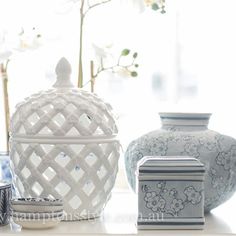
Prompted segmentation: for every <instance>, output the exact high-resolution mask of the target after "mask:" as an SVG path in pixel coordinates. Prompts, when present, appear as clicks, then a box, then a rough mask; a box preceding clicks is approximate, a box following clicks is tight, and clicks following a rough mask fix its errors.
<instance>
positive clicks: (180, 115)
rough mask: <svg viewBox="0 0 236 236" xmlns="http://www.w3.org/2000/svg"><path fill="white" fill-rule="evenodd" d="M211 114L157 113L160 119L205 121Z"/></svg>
mask: <svg viewBox="0 0 236 236" xmlns="http://www.w3.org/2000/svg"><path fill="white" fill-rule="evenodd" d="M211 115H212V113H197V112H196V113H188V112H159V116H160V117H161V118H170V119H200V120H203V119H204V120H205V119H207V120H208V119H209V118H210V117H211Z"/></svg>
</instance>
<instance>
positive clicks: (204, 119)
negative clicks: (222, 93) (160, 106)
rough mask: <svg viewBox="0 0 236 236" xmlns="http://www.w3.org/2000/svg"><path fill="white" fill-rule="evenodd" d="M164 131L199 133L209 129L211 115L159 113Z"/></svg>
mask: <svg viewBox="0 0 236 236" xmlns="http://www.w3.org/2000/svg"><path fill="white" fill-rule="evenodd" d="M159 115H160V118H161V123H162V128H163V129H168V130H169V129H173V130H180V131H199V130H206V129H208V123H209V119H210V116H211V114H210V113H159Z"/></svg>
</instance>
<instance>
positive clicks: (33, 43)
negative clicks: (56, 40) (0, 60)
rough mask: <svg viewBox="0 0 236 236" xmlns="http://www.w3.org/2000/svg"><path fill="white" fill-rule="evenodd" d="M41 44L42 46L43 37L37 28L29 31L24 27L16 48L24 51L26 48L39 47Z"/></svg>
mask: <svg viewBox="0 0 236 236" xmlns="http://www.w3.org/2000/svg"><path fill="white" fill-rule="evenodd" d="M40 46H42V38H41V35H40V34H39V33H38V32H37V31H36V29H35V28H33V29H32V30H29V31H25V30H24V29H22V32H21V33H20V34H19V38H18V43H17V46H16V48H15V50H17V51H20V52H24V51H25V50H34V49H37V48H39V47H40Z"/></svg>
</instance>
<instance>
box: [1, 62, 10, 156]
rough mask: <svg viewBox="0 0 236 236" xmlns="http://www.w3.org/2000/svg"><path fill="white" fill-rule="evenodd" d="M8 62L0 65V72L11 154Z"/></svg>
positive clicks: (7, 147) (7, 136)
mask: <svg viewBox="0 0 236 236" xmlns="http://www.w3.org/2000/svg"><path fill="white" fill-rule="evenodd" d="M8 63H9V60H7V62H6V65H4V64H3V63H2V64H1V65H0V67H1V68H0V71H1V75H2V79H3V102H4V115H5V129H6V130H5V132H6V150H7V152H9V126H10V108H9V97H8V75H7V65H8Z"/></svg>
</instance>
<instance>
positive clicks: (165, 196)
mask: <svg viewBox="0 0 236 236" xmlns="http://www.w3.org/2000/svg"><path fill="white" fill-rule="evenodd" d="M141 189H142V191H143V193H144V202H145V203H146V208H148V209H149V210H151V211H152V212H154V213H159V214H160V213H165V214H166V215H169V216H172V217H177V216H179V213H180V212H181V211H183V210H184V209H185V207H186V206H188V205H199V204H202V201H203V189H200V190H196V188H195V187H194V186H192V185H188V186H186V187H185V188H184V191H183V192H181V194H180V192H179V190H177V189H176V188H173V187H172V186H171V185H170V186H167V184H166V181H159V182H157V184H156V185H155V188H153V187H151V186H150V185H148V184H144V185H142V187H141Z"/></svg>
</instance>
